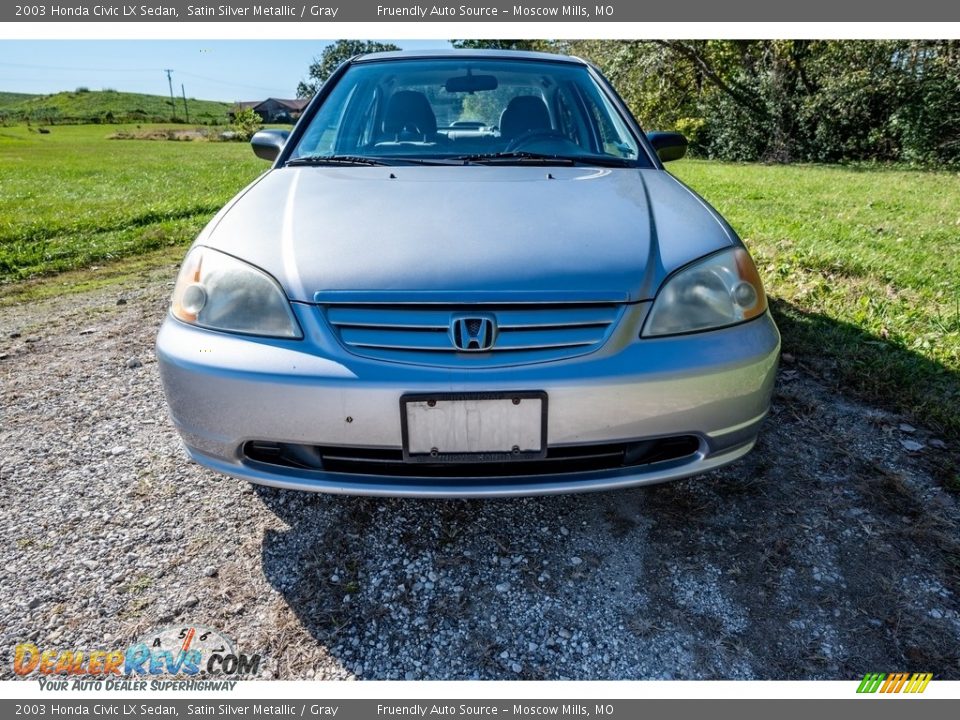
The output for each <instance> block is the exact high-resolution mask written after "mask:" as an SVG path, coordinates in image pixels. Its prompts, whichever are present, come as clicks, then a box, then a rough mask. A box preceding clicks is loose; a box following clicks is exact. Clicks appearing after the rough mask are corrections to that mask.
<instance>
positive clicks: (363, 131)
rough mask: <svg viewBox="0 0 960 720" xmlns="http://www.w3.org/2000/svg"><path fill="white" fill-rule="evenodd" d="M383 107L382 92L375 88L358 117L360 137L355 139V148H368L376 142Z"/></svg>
mask: <svg viewBox="0 0 960 720" xmlns="http://www.w3.org/2000/svg"><path fill="white" fill-rule="evenodd" d="M382 105H383V90H382V89H381V88H379V87H378V88H375V89H374V91H373V93H372V94H371V97H370V101H369V102H368V103H367V107H366V109H365V110H364V111H363V115H362V116H361V117H360V136H359V137H358V138H357V147H369V146H370V145H373V144H374V143H375V142H376V141H377V125H378V121H379V118H380V116H381V112H382V111H381V109H380V108H381V106H382Z"/></svg>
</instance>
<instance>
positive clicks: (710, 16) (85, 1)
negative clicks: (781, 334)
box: [0, 0, 960, 23]
mask: <svg viewBox="0 0 960 720" xmlns="http://www.w3.org/2000/svg"><path fill="white" fill-rule="evenodd" d="M958 19H960V3H944V2H942V0H914V1H913V2H911V3H909V4H906V5H905V4H904V3H902V2H894V0H873V1H872V2H869V3H859V2H853V1H852V0H847V1H846V2H837V1H836V0H806V2H803V3H785V2H780V3H771V2H770V0H725V1H724V2H716V1H715V0H714V1H711V0H687V2H683V3H663V2H657V3H654V2H639V1H638V0H632V2H629V1H627V0H600V2H594V1H593V0H590V2H581V3H580V4H575V3H560V2H550V1H549V0H539V1H537V2H530V1H529V0H523V1H522V2H518V1H517V0H506V1H505V2H490V0H473V1H472V2H468V3H464V4H460V3H456V4H431V3H422V4H418V3H416V2H393V3H390V2H383V1H381V2H371V1H369V0H349V1H347V2H332V1H331V0H320V2H316V3H315V2H283V1H282V0H277V1H276V2H250V1H249V0H247V1H241V2H238V1H237V0H234V1H233V2H224V3H203V2H197V0H151V2H147V3H142V4H140V3H134V4H129V5H128V4H124V3H111V2H109V1H107V2H94V1H93V0H64V1H63V2H28V3H24V4H11V5H7V4H3V6H2V7H0V21H2V22H314V23H337V22H417V23H420V22H536V23H543V22H579V23H584V22H617V23H621V22H683V21H691V20H697V21H701V22H755V21H765V22H818V21H819V22H831V23H836V22H857V23H861V22H905V21H913V22H916V21H926V22H930V21H934V22H952V21H956V20H958Z"/></svg>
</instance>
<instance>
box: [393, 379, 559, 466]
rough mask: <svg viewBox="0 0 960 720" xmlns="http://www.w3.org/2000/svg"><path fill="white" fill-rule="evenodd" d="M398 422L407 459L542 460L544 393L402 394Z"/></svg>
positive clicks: (545, 416)
mask: <svg viewBox="0 0 960 720" xmlns="http://www.w3.org/2000/svg"><path fill="white" fill-rule="evenodd" d="M400 425H401V430H402V432H403V457H404V460H406V461H408V462H502V461H504V460H528V459H536V458H542V457H544V456H545V455H546V450H547V443H546V438H547V394H546V393H544V392H539V391H535V392H534V391H524V392H514V393H464V394H460V395H443V394H439V395H404V396H403V397H401V398H400Z"/></svg>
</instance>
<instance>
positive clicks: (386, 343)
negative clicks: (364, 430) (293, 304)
mask: <svg viewBox="0 0 960 720" xmlns="http://www.w3.org/2000/svg"><path fill="white" fill-rule="evenodd" d="M624 307H626V306H625V305H621V304H617V303H595V304H529V305H482V306H470V305H326V306H322V311H323V313H324V316H325V317H326V319H327V322H328V323H329V324H330V326H331V327H332V328H333V329H334V330H335V331H336V333H337V336H338V337H339V339H340V342H341V343H342V344H343V345H344V346H345V347H346V348H347V349H348V350H350V351H351V352H353V353H355V354H357V355H362V356H364V357H369V358H374V359H376V360H392V361H395V362H411V363H417V364H422V365H434V366H461V367H462V366H477V367H489V366H491V365H498V364H510V365H517V364H523V363H534V362H543V361H545V360H560V359H564V358H569V357H574V356H577V355H583V354H585V353H589V352H592V351H593V350H596V349H597V348H599V347H600V346H601V345H602V344H603V343H604V342H606V340H607V339H608V338H609V336H610V335H611V334H612V332H613V330H614V328H615V327H616V324H617V321H618V320H619V319H620V316H621V315H622V313H623V310H624ZM473 312H476V314H477V316H478V317H477V318H476V319H468V322H467V327H466V330H467V332H468V333H470V334H471V336H473V335H475V334H476V333H478V332H479V331H480V330H481V324H482V321H481V319H480V318H492V319H493V320H494V322H495V324H496V330H495V334H494V336H493V344H492V346H491V347H490V348H489V349H485V350H482V351H479V352H478V351H476V350H473V351H466V352H465V351H463V350H461V349H459V348H458V347H457V346H456V345H455V342H456V343H459V344H461V345H466V343H464V342H463V341H462V340H461V339H460V338H459V336H458V335H457V332H459V330H457V327H458V326H457V325H456V323H455V322H454V321H455V319H456V318H469V316H470V315H471V313H473Z"/></svg>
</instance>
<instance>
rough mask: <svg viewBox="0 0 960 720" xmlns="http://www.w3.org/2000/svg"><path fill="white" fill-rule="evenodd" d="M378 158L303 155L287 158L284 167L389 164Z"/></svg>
mask: <svg viewBox="0 0 960 720" xmlns="http://www.w3.org/2000/svg"><path fill="white" fill-rule="evenodd" d="M389 164H390V163H388V162H386V161H385V160H381V159H380V158H374V157H364V156H363V155H304V156H303V157H298V158H293V160H287V162H286V167H297V166H303V165H389Z"/></svg>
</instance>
